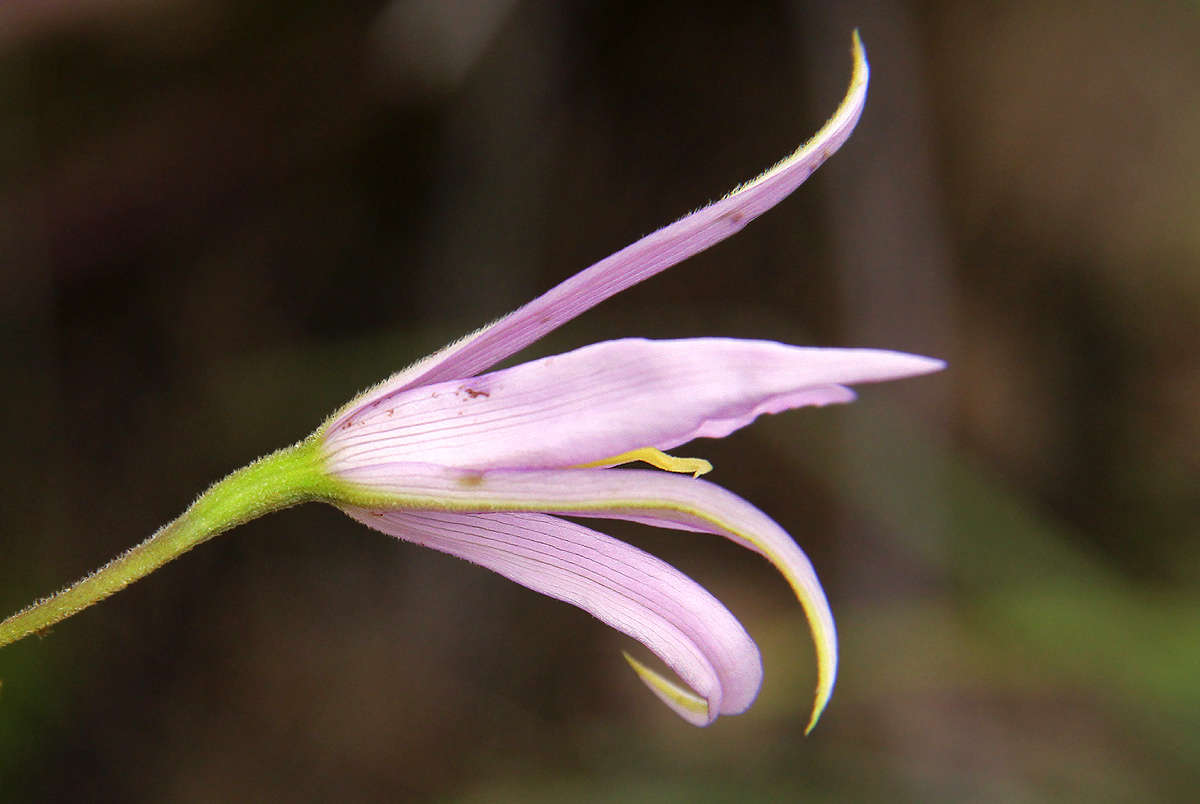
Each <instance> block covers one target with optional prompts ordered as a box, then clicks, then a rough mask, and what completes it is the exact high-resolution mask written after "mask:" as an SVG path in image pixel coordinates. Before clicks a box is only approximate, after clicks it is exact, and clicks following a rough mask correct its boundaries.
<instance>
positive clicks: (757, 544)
mask: <svg viewBox="0 0 1200 804" xmlns="http://www.w3.org/2000/svg"><path fill="white" fill-rule="evenodd" d="M473 478H474V479H473V480H471V481H470V483H469V487H470V488H472V489H474V490H476V491H481V490H482V486H483V485H484V484H486V482H487V481H486V474H479V475H475V476H473ZM332 480H333V479H332V478H331V481H332ZM331 486H337V491H335V492H333V493H332V494H330V495H329V497H328V498H327V499H328V501H329V502H331V503H333V504H334V505H354V506H358V507H360V508H366V509H372V508H385V509H386V508H403V509H407V510H423V511H461V512H473V511H480V510H488V511H564V510H569V511H570V512H572V513H578V514H582V515H586V514H587V513H588V512H589V511H595V512H610V511H621V510H624V511H632V510H644V511H669V512H672V513H677V514H683V515H684V516H688V517H694V518H695V519H697V520H699V521H702V522H705V523H708V524H709V525H711V526H712V527H714V528H716V529H717V530H718V531H719V532H722V533H728V534H732V535H733V536H736V537H737V538H739V539H741V540H743V541H744V542H746V543H747V544H749V545H751V546H752V547H753V548H754V549H755V550H757V551H758V552H759V553H760V554H761V555H762V556H763V557H764V558H766V559H767V560H768V561H770V562H771V564H772V566H774V567H775V569H777V570H778V571H779V573H780V574H781V575H783V577H784V579H785V580H786V581H787V582H788V585H789V586H791V587H792V591H793V592H794V593H795V594H796V598H797V599H798V600H799V602H800V607H801V608H802V609H803V611H804V616H805V619H806V620H807V621H808V626H809V630H810V631H811V633H812V638H813V646H814V648H815V651H816V658H817V688H816V693H815V695H814V700H813V708H812V714H811V716H810V717H809V720H808V725H807V726H805V728H804V733H805V734H808V733H810V732H811V731H812V730H813V727H815V726H816V725H817V721H818V720H820V718H821V713H822V712H824V711H825V707H826V706H827V705H828V703H829V699H830V698H831V697H833V685H834V681H835V679H836V677H837V633H836V631H835V630H834V626H833V618H832V614H831V613H830V611H829V606H828V603H827V602H826V601H825V600H824V593H823V592H822V591H821V590H820V588H819V587H818V588H817V589H816V590H812V589H810V588H809V587H808V586H806V585H805V584H804V583H802V582H801V579H800V578H798V577H796V575H795V573H793V572H791V570H790V569H789V568H788V565H787V562H786V561H785V560H783V558H782V557H781V556H780V555H778V554H777V553H776V552H775V551H773V550H771V549H770V547H769V546H768V545H767V544H765V543H763V542H762V541H761V540H759V539H756V538H755V537H754V535H753V534H751V533H747V532H746V531H744V530H741V529H738V528H735V527H733V526H731V525H730V524H729V523H727V522H724V521H722V520H721V519H720V518H719V517H717V516H715V515H713V514H712V513H710V512H708V511H704V510H702V509H699V508H697V507H695V506H693V505H689V504H688V503H686V502H681V501H678V500H661V499H660V500H655V499H626V500H613V499H605V500H572V501H570V503H569V504H568V503H564V502H563V501H562V500H537V499H511V500H504V499H496V498H490V499H487V501H486V503H485V504H484V505H483V506H482V507H481V505H480V500H479V498H478V496H475V495H472V496H475V499H473V500H470V499H462V500H453V499H446V498H445V497H422V496H418V495H411V496H410V495H405V494H394V493H387V492H380V491H376V490H372V489H370V488H367V487H364V486H359V485H357V484H354V483H351V482H347V481H333V482H332V483H331ZM814 580H815V579H814ZM627 658H628V657H627ZM634 669H635V670H638V665H636V664H635V665H634ZM643 671H644V672H645V673H651V674H652V676H653V677H655V678H660V680H661V682H662V683H664V684H669V683H670V682H667V681H666V680H665V679H661V677H658V676H657V674H653V672H652V671H649V670H648V669H646V668H644V667H643V668H642V670H638V675H639V676H641V677H642V680H643V681H646V683H647V684H650V687H651V689H652V690H654V691H655V692H656V693H661V688H660V686H659V685H658V684H651V682H650V681H649V680H648V677H647V676H646V675H645V674H644V672H643ZM663 700H664V702H666V701H667V699H666V698H664V699H663ZM672 708H674V707H672ZM676 711H679V712H680V714H683V711H682V710H676Z"/></svg>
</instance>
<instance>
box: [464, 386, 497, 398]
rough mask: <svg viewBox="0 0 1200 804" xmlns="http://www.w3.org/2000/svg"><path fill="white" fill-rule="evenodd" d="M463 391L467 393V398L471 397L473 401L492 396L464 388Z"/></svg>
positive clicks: (485, 392) (484, 392)
mask: <svg viewBox="0 0 1200 804" xmlns="http://www.w3.org/2000/svg"><path fill="white" fill-rule="evenodd" d="M463 390H464V391H466V392H467V396H469V397H471V398H472V399H477V398H479V397H481V396H491V394H489V393H488V392H487V391H476V390H475V389H474V388H464V389H463Z"/></svg>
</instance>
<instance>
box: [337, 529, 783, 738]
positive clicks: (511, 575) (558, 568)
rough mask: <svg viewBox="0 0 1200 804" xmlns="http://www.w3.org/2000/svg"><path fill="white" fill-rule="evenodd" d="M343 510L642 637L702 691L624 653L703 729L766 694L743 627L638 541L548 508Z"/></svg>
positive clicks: (755, 654) (648, 680)
mask: <svg viewBox="0 0 1200 804" xmlns="http://www.w3.org/2000/svg"><path fill="white" fill-rule="evenodd" d="M345 511H346V513H347V514H349V515H350V516H351V517H353V518H354V519H356V520H358V521H359V522H362V523H363V524H365V525H367V526H369V527H372V528H375V529H376V530H380V531H383V532H384V533H387V534H390V535H392V536H397V537H399V538H401V539H404V540H405V541H409V542H414V543H416V544H420V545H423V546H425V547H430V548H433V549H434V550H440V551H441V552H443V553H449V554H450V555H453V556H457V557H459V558H463V559H466V560H467V561H471V562H473V563H475V564H479V565H481V566H484V567H487V568H488V569H490V570H493V571H494V572H497V573H499V574H500V575H503V576H504V577H506V578H508V579H510V580H512V581H516V582H517V583H519V584H521V585H522V586H526V587H528V588H530V589H532V590H534V591H535V592H540V593H542V594H544V595H547V596H549V597H553V598H555V599H557V600H562V601H564V602H567V603H570V604H572V605H575V606H578V607H579V608H581V609H583V610H584V611H586V612H588V613H589V614H591V615H593V616H595V617H596V618H597V619H599V620H601V621H603V622H605V623H607V624H608V625H610V626H612V627H613V628H615V629H617V630H618V631H621V632H622V633H624V634H627V635H629V636H631V637H633V638H634V639H636V640H638V641H639V642H641V643H642V644H643V645H645V646H646V647H647V648H649V649H650V650H651V651H653V652H654V653H655V655H657V656H658V657H659V658H660V659H662V660H663V661H664V662H665V663H666V664H667V665H668V666H669V667H670V668H671V669H672V670H674V671H675V672H676V673H677V674H678V675H679V677H680V678H682V679H683V680H684V681H685V682H686V683H687V685H688V686H689V687H691V689H692V690H695V691H696V693H698V696H697V695H694V694H692V693H690V692H688V691H687V690H683V689H680V688H679V687H677V686H676V685H673V684H671V683H670V682H666V681H665V679H662V678H661V677H660V676H658V675H657V674H655V673H653V671H649V670H647V669H646V668H645V667H644V666H642V665H640V664H639V663H637V662H636V661H634V660H633V659H631V658H629V657H628V656H626V658H629V661H630V663H631V664H632V665H633V666H634V669H635V670H637V671H638V674H639V676H642V678H643V680H644V681H646V683H647V684H648V685H649V686H650V688H651V690H652V691H653V692H654V693H655V694H656V695H658V696H659V698H661V699H662V700H663V701H664V702H665V703H666V704H667V705H668V706H670V707H671V708H672V709H674V710H675V711H676V712H677V713H678V714H679V715H680V716H681V717H683V718H684V719H685V720H687V721H688V722H689V723H693V724H695V725H697V726H705V725H708V724H709V723H711V722H712V721H713V720H715V719H716V717H717V715H718V714H736V713H738V712H742V711H745V709H746V708H747V707H748V706H749V705H750V704H751V703H752V702H753V701H754V698H755V696H756V695H757V694H758V688H759V686H760V684H761V682H762V662H761V659H760V658H759V654H758V648H757V646H756V645H755V644H754V642H753V640H751V639H750V636H749V635H748V634H747V633H746V631H745V629H744V628H742V625H741V623H739V622H738V621H737V620H736V619H735V618H734V616H733V615H732V614H730V613H729V610H728V609H726V608H725V606H723V605H722V604H721V602H720V601H718V600H717V599H716V598H715V597H713V596H712V595H711V594H709V593H708V592H707V591H706V590H705V589H703V588H702V587H701V586H699V585H698V584H697V583H696V582H695V581H693V580H691V579H690V578H688V577H687V576H686V575H684V574H683V573H681V572H679V570H677V569H675V568H674V567H672V566H671V565H669V564H667V563H665V562H663V561H661V560H659V559H657V558H655V557H654V556H651V555H649V554H648V553H645V552H643V551H641V550H639V549H637V548H636V547H633V546H632V545H629V544H626V543H624V542H621V541H618V540H617V539H614V538H612V537H611V536H606V535H605V534H603V533H599V532H597V531H595V530H592V529H591V528H587V527H584V526H583V525H580V524H577V523H575V522H568V521H567V520H564V519H559V518H557V517H553V516H549V515H547V514H538V513H480V514H462V513H454V512H443V511H433V512H420V513H415V512H401V511H370V510H367V509H362V508H351V507H348V508H346V509H345ZM644 673H649V674H650V675H649V677H647V676H646V675H644ZM660 684H665V686H659V685H660Z"/></svg>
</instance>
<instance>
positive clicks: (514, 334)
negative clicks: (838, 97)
mask: <svg viewBox="0 0 1200 804" xmlns="http://www.w3.org/2000/svg"><path fill="white" fill-rule="evenodd" d="M852 52H853V57H854V72H853V75H852V76H851V79H850V88H849V89H848V90H847V93H846V97H845V98H844V99H843V100H842V103H841V105H840V106H839V107H838V109H837V111H836V112H834V115H833V117H831V118H830V119H829V121H828V122H826V123H825V125H824V126H823V127H822V128H821V130H820V131H818V132H817V133H816V134H815V135H814V136H813V137H812V139H810V140H809V141H808V142H806V143H805V144H804V145H802V146H801V147H800V148H798V149H796V151H795V152H794V153H792V154H791V155H790V156H788V157H787V158H785V159H784V160H782V161H781V162H779V163H778V164H776V165H775V166H774V167H772V168H771V169H769V170H767V171H766V172H764V173H763V174H762V175H761V176H759V177H758V178H756V179H754V180H753V181H750V182H747V183H745V184H743V185H740V186H738V187H736V188H735V189H734V190H733V191H732V192H730V193H729V194H728V195H726V196H725V197H724V198H722V199H721V200H719V201H716V202H714V203H712V204H709V205H708V206H706V207H704V208H702V209H700V210H697V211H696V212H693V213H691V214H690V215H687V216H685V217H683V218H681V219H680V220H678V221H676V222H675V223H672V224H670V225H669V226H665V227H663V228H662V229H659V230H658V231H656V232H654V233H652V234H649V235H647V236H646V237H643V238H642V239H641V240H638V241H637V242H636V243H633V244H632V245H629V246H626V247H625V248H623V249H621V250H620V251H618V252H616V253H615V254H612V255H610V256H608V257H606V258H604V259H603V260H601V261H600V262H598V263H596V264H595V265H593V266H591V267H590V268H587V269H586V270H584V271H581V272H580V273H578V274H576V275H575V276H573V277H571V278H570V279H568V280H566V281H565V282H563V283H562V284H560V285H558V286H557V287H555V288H553V289H551V290H550V291H548V292H546V293H544V294H542V295H541V296H539V297H538V298H536V299H534V300H533V301H531V302H529V303H528V304H526V305H524V306H523V307H521V308H519V309H517V310H516V311H514V312H512V313H510V314H509V315H507V316H505V317H503V318H501V319H499V320H498V321H496V322H495V323H493V324H490V325H489V326H486V327H484V328H483V329H481V330H478V331H477V332H475V333H472V334H471V335H468V336H467V337H465V338H463V339H461V340H459V341H456V342H455V343H452V344H450V345H449V346H447V347H446V348H444V349H442V350H441V351H439V352H436V353H434V354H432V355H430V356H429V357H427V358H425V359H423V360H421V361H419V362H417V363H416V364H414V365H412V366H410V367H408V368H407V369H405V370H403V371H401V372H399V373H398V374H394V375H393V376H391V377H389V378H388V379H386V380H384V381H383V382H382V383H380V384H379V385H378V386H376V387H375V388H373V389H371V390H369V391H367V392H366V393H364V394H363V395H361V396H360V397H358V398H357V399H356V400H352V401H351V403H350V404H348V405H347V406H346V407H344V408H342V409H341V410H340V411H338V413H336V414H335V415H334V417H333V418H332V419H331V426H332V427H337V426H338V424H340V419H341V418H342V416H343V415H353V413H354V411H355V408H356V403H357V402H358V401H361V400H362V399H363V398H370V397H374V396H376V395H379V394H386V393H389V392H391V391H395V390H399V389H403V388H411V387H414V386H417V385H424V384H427V383H432V382H441V381H443V380H452V379H460V378H463V377H470V376H473V375H475V374H477V373H479V372H480V371H483V370H485V369H487V368H489V367H490V366H493V365H495V364H496V363H498V362H499V361H501V360H503V359H504V358H506V357H508V356H510V355H512V354H514V353H515V352H517V351H519V350H520V349H523V348H525V347H526V346H528V345H529V344H531V343H533V342H534V341H536V340H538V339H539V338H541V337H542V336H544V335H546V334H547V333H549V332H552V331H554V330H555V329H558V328H559V327H561V326H562V325H563V324H565V323H566V322H568V321H570V320H571V319H573V318H575V317H576V316H578V315H580V314H581V313H583V312H585V311H587V310H588V309H590V308H592V307H594V306H596V305H597V304H599V303H600V302H602V301H604V300H605V299H607V298H609V297H610V296H613V295H614V294H617V293H620V292H621V291H622V290H625V289H626V288H628V287H630V286H632V285H636V284H637V283H638V282H641V281H643V280H645V279H648V278H650V277H651V276H654V275H655V274H657V273H659V272H660V271H664V270H666V269H667V268H670V267H671V266H673V265H676V264H677V263H679V262H682V261H683V260H686V259H687V258H688V257H691V256H692V255H693V254H697V253H699V252H701V251H703V250H704V249H706V248H708V247H709V246H712V245H715V244H716V243H719V242H720V241H722V240H724V239H725V238H727V237H729V236H730V235H733V234H735V233H737V232H738V231H740V230H741V229H742V227H743V226H745V225H746V224H747V223H749V222H750V221H752V220H754V219H755V218H757V217H758V216H759V215H761V214H762V213H764V212H766V211H767V210H768V209H770V208H771V207H773V206H774V205H775V204H777V203H779V202H780V201H782V200H783V199H784V198H786V197H787V196H788V195H789V194H790V193H791V192H792V191H793V190H795V189H796V188H797V187H799V186H800V185H801V184H802V183H803V182H804V180H805V179H807V178H808V177H809V176H810V175H812V172H813V171H814V170H816V169H817V168H818V167H820V166H821V164H822V163H824V162H825V160H826V159H828V158H829V157H830V156H832V155H833V153H834V152H836V151H837V149H838V148H840V147H841V146H842V144H843V143H844V142H845V141H846V139H847V138H848V137H849V136H850V132H851V131H853V130H854V126H855V124H856V123H857V122H858V118H859V115H861V114H862V108H863V102H864V101H865V100H866V95H867V80H868V76H869V68H868V67H867V61H866V53H865V52H864V51H863V48H862V42H861V41H860V40H859V38H858V32H857V31H856V32H855V33H854V44H853V49H852Z"/></svg>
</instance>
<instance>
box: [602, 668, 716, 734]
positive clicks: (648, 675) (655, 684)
mask: <svg viewBox="0 0 1200 804" xmlns="http://www.w3.org/2000/svg"><path fill="white" fill-rule="evenodd" d="M621 655H622V656H624V657H625V661H627V662H629V666H630V667H632V668H633V672H635V673H637V676H638V678H640V679H641V680H642V683H644V684H645V685H646V686H647V687H649V688H650V691H651V692H653V693H654V694H655V695H656V696H658V698H659V700H661V701H662V702H663V703H665V704H666V705H667V706H669V707H671V709H672V710H673V711H674V712H675V713H676V714H677V715H679V716H680V717H682V718H683V719H684V720H686V721H687V722H688V723H691V724H692V725H693V726H707V725H708V724H710V723H712V722H713V721H714V720H715V719H716V718H715V717H714V716H713V715H712V713H711V711H710V709H709V705H708V701H706V700H704V699H703V698H701V697H700V696H699V695H696V694H695V693H693V692H691V691H690V690H687V689H684V688H683V687H681V686H679V685H678V684H676V683H675V682H673V681H671V680H670V679H668V678H665V677H663V676H661V675H659V674H658V673H656V672H654V671H653V670H651V669H650V668H649V667H647V666H646V665H644V664H642V663H641V662H639V661H638V660H637V659H635V658H633V657H632V656H630V655H629V654H628V653H626V652H625V651H621Z"/></svg>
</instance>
